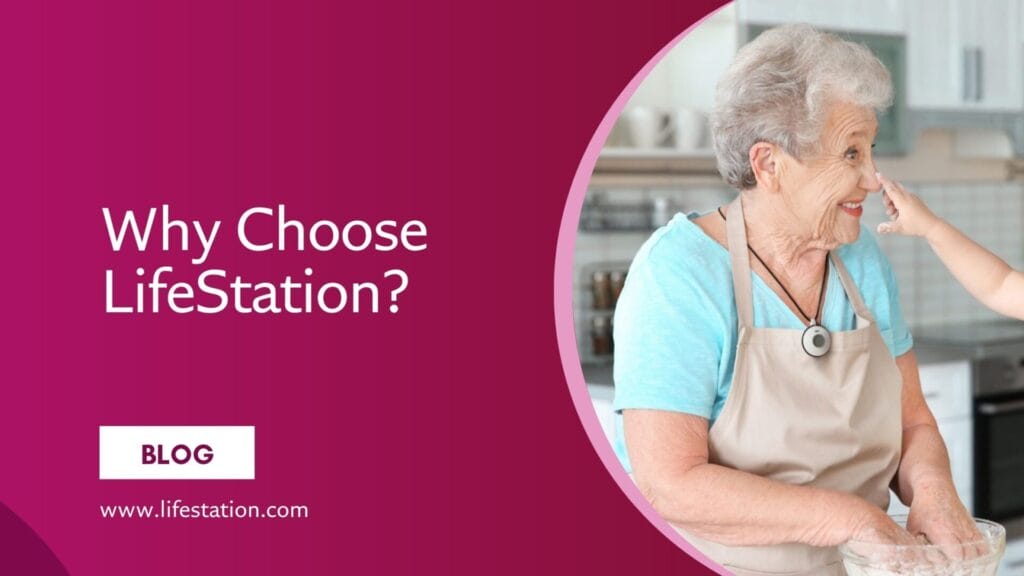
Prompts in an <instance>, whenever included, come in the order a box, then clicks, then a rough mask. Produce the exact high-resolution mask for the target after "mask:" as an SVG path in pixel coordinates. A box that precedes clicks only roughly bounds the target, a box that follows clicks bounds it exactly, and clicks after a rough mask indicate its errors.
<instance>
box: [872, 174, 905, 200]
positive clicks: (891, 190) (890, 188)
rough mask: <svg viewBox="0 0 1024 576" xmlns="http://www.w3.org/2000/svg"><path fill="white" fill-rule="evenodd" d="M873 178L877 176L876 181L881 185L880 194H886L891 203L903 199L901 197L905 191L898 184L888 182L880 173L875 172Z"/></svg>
mask: <svg viewBox="0 0 1024 576" xmlns="http://www.w3.org/2000/svg"><path fill="white" fill-rule="evenodd" d="M875 176H877V177H878V181H879V182H881V183H882V192H883V193H887V194H888V195H889V198H890V199H892V201H893V202H896V201H898V200H902V199H903V195H904V194H906V191H905V190H903V188H902V187H901V186H900V185H899V184H897V183H896V182H893V181H892V180H889V179H888V178H886V177H885V176H883V175H882V173H881V172H875Z"/></svg>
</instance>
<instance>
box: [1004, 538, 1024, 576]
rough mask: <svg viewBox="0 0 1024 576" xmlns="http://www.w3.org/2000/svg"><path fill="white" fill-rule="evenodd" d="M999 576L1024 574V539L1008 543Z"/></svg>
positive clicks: (1021, 575) (1019, 575) (1023, 575)
mask: <svg viewBox="0 0 1024 576" xmlns="http://www.w3.org/2000/svg"><path fill="white" fill-rule="evenodd" d="M999 576H1024V540H1016V541H1013V542H1007V543H1006V555H1005V556H1003V562H1002V564H1000V565H999Z"/></svg>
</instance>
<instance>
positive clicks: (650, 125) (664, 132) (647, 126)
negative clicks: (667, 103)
mask: <svg viewBox="0 0 1024 576" xmlns="http://www.w3.org/2000/svg"><path fill="white" fill-rule="evenodd" d="M623 116H624V117H625V119H626V123H627V125H628V126H629V135H630V139H631V140H632V142H633V147H635V148H657V147H659V146H661V145H662V144H664V142H665V140H666V139H667V138H668V136H669V134H671V133H672V125H671V124H672V123H671V122H666V120H665V114H664V113H662V112H660V111H658V110H656V109H654V108H650V107H648V106H634V107H632V108H630V109H629V110H627V111H626V113H625V114H623Z"/></svg>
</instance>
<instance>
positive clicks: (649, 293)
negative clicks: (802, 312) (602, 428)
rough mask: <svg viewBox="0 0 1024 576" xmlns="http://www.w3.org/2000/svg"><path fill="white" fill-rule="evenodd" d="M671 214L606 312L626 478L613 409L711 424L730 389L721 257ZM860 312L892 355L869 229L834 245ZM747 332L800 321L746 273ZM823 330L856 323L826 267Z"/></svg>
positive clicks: (889, 295) (889, 319) (890, 285)
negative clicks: (750, 323)
mask: <svg viewBox="0 0 1024 576" xmlns="http://www.w3.org/2000/svg"><path fill="white" fill-rule="evenodd" d="M697 216H698V215H697V214H695V213H693V214H689V215H683V214H677V215H676V216H675V218H673V219H672V221H671V222H669V223H668V224H667V225H666V226H663V227H662V228H660V229H658V230H657V231H656V232H655V233H654V234H653V235H652V236H651V237H650V238H649V239H648V240H647V242H645V243H644V245H643V246H642V247H641V248H640V251H639V252H638V253H637V255H636V257H635V258H634V259H633V264H632V265H631V266H630V268H629V274H628V275H627V276H626V284H625V287H624V288H623V290H622V294H621V295H620V296H619V300H618V304H617V305H616V309H615V322H614V325H615V329H614V338H615V368H614V378H615V401H614V404H613V406H614V408H615V411H616V413H617V416H616V418H617V419H618V422H617V424H618V425H617V426H616V438H615V452H616V454H617V455H618V457H619V461H620V462H622V465H623V466H624V467H625V468H626V470H627V471H631V467H630V465H629V457H628V455H627V454H626V446H625V440H624V438H623V434H622V415H621V411H622V410H623V409H628V408H649V409H657V410H669V411H673V412H684V413H687V414H694V415H697V416H702V417H704V418H707V419H708V420H709V421H710V422H711V423H714V421H715V419H716V418H717V417H718V414H719V413H720V412H721V411H722V408H723V406H724V405H725V400H726V398H728V396H729V388H730V387H731V386H732V371H733V365H734V364H735V361H736V338H737V326H736V322H737V317H736V302H735V300H734V298H733V286H732V268H731V265H730V260H729V251H728V250H726V249H725V248H724V247H723V246H722V245H721V244H719V243H718V242H716V241H714V240H713V239H711V238H710V237H709V236H708V235H707V234H705V233H704V231H703V230H701V229H700V227H699V226H697V225H696V224H694V223H693V221H692V219H693V218H696V217H697ZM836 253H837V254H838V255H839V257H840V258H842V260H843V264H845V265H846V269H847V271H849V273H850V277H851V278H852V280H853V282H854V284H856V286H857V288H858V289H859V290H860V293H861V297H862V298H863V299H864V303H865V305H867V307H868V309H869V310H870V311H871V313H872V314H873V315H874V317H875V322H876V323H877V325H878V329H879V331H881V333H882V338H883V339H884V340H885V343H886V345H887V346H888V347H889V352H890V353H891V354H892V355H893V357H896V356H900V355H902V354H905V353H906V352H907V351H909V350H910V348H911V347H912V346H913V344H914V342H913V338H912V337H911V335H910V331H909V330H908V329H907V325H906V322H905V321H904V319H903V310H902V309H901V308H900V301H899V290H898V289H897V287H896V279H895V277H894V275H893V271H892V266H891V265H890V264H889V260H888V259H887V258H886V257H885V254H883V253H882V250H881V249H880V248H879V247H878V243H877V242H876V241H875V239H874V237H873V236H872V235H871V233H870V232H869V231H868V229H867V228H865V227H863V226H862V227H861V232H860V237H859V238H858V240H857V241H856V242H854V243H852V244H846V245H843V246H840V247H839V248H838V249H837V250H836ZM752 276H753V281H752V290H753V299H754V326H755V327H759V328H791V329H793V330H803V328H804V323H803V322H801V319H799V318H798V317H797V316H796V315H795V314H794V313H793V312H792V311H791V310H790V309H789V308H788V307H787V306H786V304H785V303H784V302H783V301H782V300H781V299H780V298H779V296H778V295H776V294H775V292H774V291H772V289H771V288H769V287H768V285H767V284H766V283H765V282H764V281H763V280H762V279H761V277H760V276H758V275H756V274H752ZM822 324H823V325H824V326H825V327H826V328H827V329H828V330H829V331H832V332H841V331H847V330H853V329H854V328H855V327H856V316H855V315H854V312H853V306H852V305H851V304H850V301H849V299H848V298H847V297H846V292H845V291H844V290H843V287H842V284H841V283H840V281H839V277H838V276H837V274H836V271H835V268H834V267H832V266H830V267H829V279H828V286H827V288H826V291H825V303H824V306H823V310H822Z"/></svg>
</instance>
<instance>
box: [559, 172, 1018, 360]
mask: <svg viewBox="0 0 1024 576" xmlns="http://www.w3.org/2000/svg"><path fill="white" fill-rule="evenodd" d="M904 185H905V186H906V187H907V188H908V189H909V190H911V191H913V192H915V193H916V194H919V195H920V196H921V197H922V198H923V199H924V200H925V201H926V202H927V203H928V206H929V207H930V208H931V209H932V210H933V211H934V212H935V213H936V214H938V215H940V216H942V217H943V218H945V219H946V220H948V221H949V222H951V223H952V224H953V225H954V226H956V227H958V228H960V230H962V231H963V232H964V233H965V234H967V235H968V236H970V237H971V238H973V239H974V240H975V241H977V242H979V243H980V244H982V245H983V246H985V247H986V248H988V249H989V250H991V251H993V252H995V253H996V254H998V255H999V256H1000V257H1001V258H1003V259H1004V260H1006V261H1007V262H1008V263H1009V264H1010V265H1011V266H1013V267H1014V268H1017V269H1024V231H1022V227H1021V223H1022V222H1024V184H1021V183H1016V182H994V183H990V184H978V183H949V184H943V185H936V184H921V185H916V184H914V183H904ZM602 193H603V194H605V195H606V197H607V199H608V200H610V201H612V202H625V203H633V202H640V201H644V200H650V199H653V198H655V197H659V196H664V197H669V198H671V199H672V202H673V204H674V206H675V208H676V209H677V210H679V211H684V212H688V211H693V210H697V211H706V210H711V209H714V207H715V206H718V205H721V204H723V203H725V202H728V201H729V198H730V196H731V194H732V192H731V191H730V190H729V189H728V188H725V187H722V188H688V189H646V190H631V189H604V190H602ZM886 218H887V217H886V215H885V211H884V209H883V208H882V203H881V201H880V200H879V199H878V197H877V196H872V197H871V198H870V199H869V201H868V202H867V203H865V210H864V216H863V222H864V224H865V225H866V226H868V227H869V228H870V229H872V230H873V229H874V228H875V227H876V226H877V225H878V223H879V222H882V221H883V220H885V219H886ZM649 235H650V234H649V233H648V232H613V233H606V232H586V231H581V232H580V233H579V235H578V236H577V239H576V250H575V270H576V273H575V279H576V282H575V287H574V302H575V303H576V306H575V308H576V334H577V340H578V343H579V346H580V350H581V352H583V354H582V356H583V357H584V358H587V357H588V354H586V351H587V350H588V349H589V346H590V328H589V324H588V322H589V321H590V318H589V316H588V315H587V314H586V311H585V308H586V307H587V306H589V304H590V293H589V290H590V284H589V281H588V279H587V278H585V277H584V276H585V274H584V273H583V271H584V269H589V268H592V266H593V265H596V264H598V263H602V262H609V263H614V262H628V261H629V260H631V259H632V257H633V255H634V254H635V253H636V251H637V250H638V249H639V248H640V246H641V245H642V244H643V242H644V241H645V240H646V239H647V237H648V236H649ZM877 238H878V242H879V244H880V245H881V247H882V249H883V250H884V251H885V252H886V254H887V255H888V256H889V259H890V261H891V262H892V265H893V269H894V270H895V273H896V278H897V281H898V283H899V287H900V294H901V298H900V300H901V302H902V304H903V312H904V315H905V316H906V318H907V322H908V323H909V324H910V325H912V326H925V325H932V324H944V323H950V322H960V321H969V320H987V319H992V318H997V317H998V315H997V314H995V313H994V312H991V311H990V310H988V309H987V308H985V307H984V306H982V305H981V304H979V303H978V302H977V301H976V300H974V298H972V297H971V296H970V294H968V293H967V291H965V290H964V289H963V288H962V287H961V286H960V285H959V284H958V283H957V282H956V280H954V279H953V277H952V275H950V273H949V272H948V271H947V270H946V268H945V267H944V266H943V265H942V263H941V262H940V261H939V260H938V258H937V257H936V256H935V254H934V253H933V252H932V251H931V248H930V247H929V246H928V244H927V243H926V242H925V241H924V240H922V239H919V238H907V237H902V236H877Z"/></svg>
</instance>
